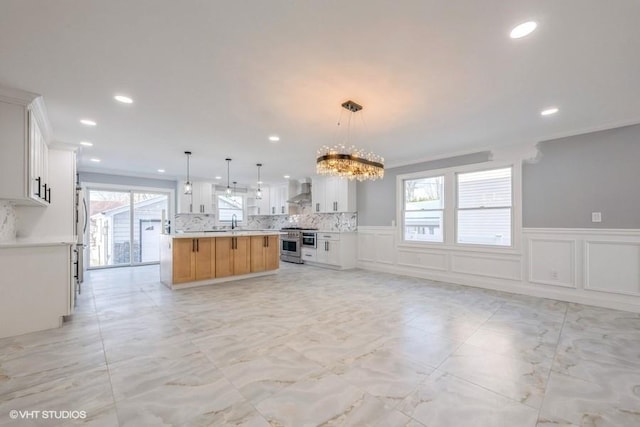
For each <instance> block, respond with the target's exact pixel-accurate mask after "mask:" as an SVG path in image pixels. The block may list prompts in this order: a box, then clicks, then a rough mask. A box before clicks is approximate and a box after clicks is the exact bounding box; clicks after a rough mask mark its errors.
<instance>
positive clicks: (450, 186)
mask: <svg viewBox="0 0 640 427" xmlns="http://www.w3.org/2000/svg"><path fill="white" fill-rule="evenodd" d="M507 167H510V168H511V185H512V187H511V200H512V205H511V233H512V234H511V246H497V245H481V244H470V243H456V240H457V234H456V225H457V224H456V215H457V203H458V198H457V182H456V178H457V174H458V173H467V172H480V171H485V170H491V169H503V168H507ZM435 176H444V208H443V212H444V220H443V222H444V230H443V237H444V243H439V242H416V241H412V240H404V230H403V226H404V217H403V209H404V181H405V180H407V179H420V178H433V177H435ZM396 218H397V221H398V226H397V227H396V242H397V243H396V246H397V247H401V248H423V249H425V248H433V249H436V248H438V249H447V250H453V251H456V250H457V251H467V252H495V253H501V254H510V253H511V254H520V253H521V248H522V161H521V160H520V159H517V160H512V161H511V160H510V161H490V162H483V163H475V164H471V165H464V166H456V167H451V168H443V169H433V170H428V171H422V172H414V173H408V174H402V175H397V176H396Z"/></svg>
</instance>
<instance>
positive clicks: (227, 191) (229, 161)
mask: <svg viewBox="0 0 640 427" xmlns="http://www.w3.org/2000/svg"><path fill="white" fill-rule="evenodd" d="M225 160H226V161H227V189H226V191H225V193H227V196H230V195H231V187H229V164H230V163H231V159H230V158H228V157H227V158H226V159H225Z"/></svg>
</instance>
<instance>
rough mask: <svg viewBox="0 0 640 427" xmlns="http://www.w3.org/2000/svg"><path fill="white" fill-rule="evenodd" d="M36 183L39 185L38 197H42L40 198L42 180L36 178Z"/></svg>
mask: <svg viewBox="0 0 640 427" xmlns="http://www.w3.org/2000/svg"><path fill="white" fill-rule="evenodd" d="M36 182H37V183H38V192H37V193H36V196H38V197H41V196H40V188H41V187H42V178H40V177H37V178H36Z"/></svg>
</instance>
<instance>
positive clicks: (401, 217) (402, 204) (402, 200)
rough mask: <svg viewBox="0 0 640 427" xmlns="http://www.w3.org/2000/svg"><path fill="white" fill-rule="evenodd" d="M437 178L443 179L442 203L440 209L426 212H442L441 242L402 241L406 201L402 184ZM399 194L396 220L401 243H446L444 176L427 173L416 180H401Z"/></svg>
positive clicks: (445, 187) (405, 178)
mask: <svg viewBox="0 0 640 427" xmlns="http://www.w3.org/2000/svg"><path fill="white" fill-rule="evenodd" d="M439 177H443V184H442V186H443V189H444V191H443V193H442V198H443V200H444V203H443V205H442V209H428V211H433V212H435V211H442V224H443V227H442V242H430V241H425V242H420V241H416V240H404V229H405V224H404V221H405V215H404V214H405V212H406V210H405V201H406V200H405V194H404V190H405V188H404V183H405V181H412V180H416V179H429V178H439ZM400 193H401V197H400V214H399V216H398V219H399V221H400V239H401V241H402V242H407V243H409V242H410V243H419V244H427V243H430V244H434V245H442V244H444V243H446V241H447V236H446V234H447V225H446V222H447V197H448V195H447V185H446V177H445V176H444V174H441V173H440V174H432V173H429V174H426V175H421V176H419V177H417V178H411V177H404V178H403V179H402V181H401V189H400Z"/></svg>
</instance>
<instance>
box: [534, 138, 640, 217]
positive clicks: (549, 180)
mask: <svg viewBox="0 0 640 427" xmlns="http://www.w3.org/2000/svg"><path fill="white" fill-rule="evenodd" d="M539 148H540V153H541V155H542V156H541V158H540V161H539V162H538V163H534V164H525V165H524V166H523V171H522V187H523V189H522V191H523V193H522V194H523V213H522V214H523V224H524V226H525V227H549V228H554V227H559V228H640V125H634V126H627V127H622V128H616V129H611V130H606V131H602V132H594V133H589V134H584V135H577V136H572V137H568V138H562V139H557V140H552V141H545V142H542V143H540V145H539ZM591 212H602V222H601V223H592V222H591Z"/></svg>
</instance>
